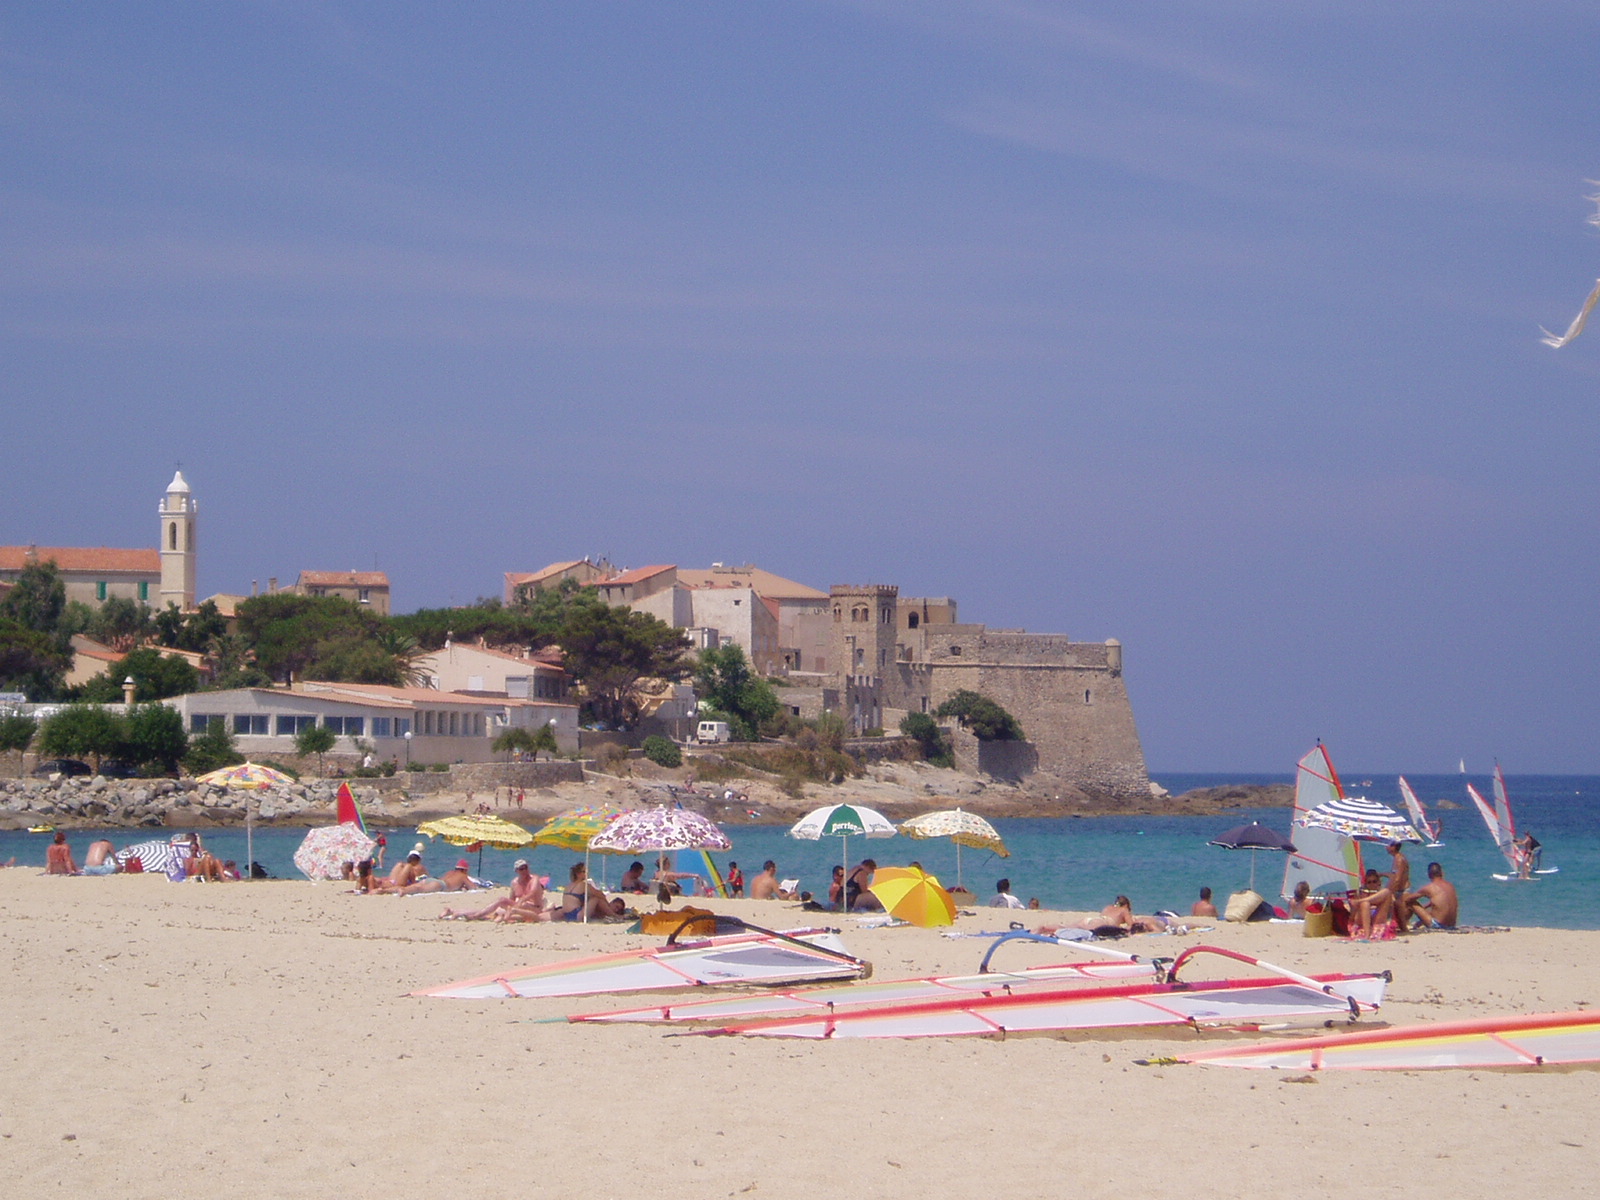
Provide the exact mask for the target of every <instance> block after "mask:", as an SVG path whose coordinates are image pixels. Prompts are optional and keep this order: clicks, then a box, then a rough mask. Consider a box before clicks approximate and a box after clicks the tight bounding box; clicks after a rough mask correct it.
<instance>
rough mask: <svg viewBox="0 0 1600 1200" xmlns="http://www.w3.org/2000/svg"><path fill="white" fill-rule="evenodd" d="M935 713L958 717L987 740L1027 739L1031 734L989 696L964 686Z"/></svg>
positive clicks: (979, 737) (978, 735)
mask: <svg viewBox="0 0 1600 1200" xmlns="http://www.w3.org/2000/svg"><path fill="white" fill-rule="evenodd" d="M934 715H935V716H940V717H954V718H955V719H956V720H958V721H960V722H961V724H962V725H964V726H965V727H966V728H968V729H970V730H971V731H972V732H973V734H974V736H976V737H977V738H978V739H979V740H980V741H985V742H1023V741H1027V736H1026V735H1025V734H1024V733H1023V732H1022V726H1021V725H1020V724H1018V722H1017V719H1016V718H1015V717H1013V716H1012V715H1011V714H1010V713H1008V712H1007V711H1006V710H1005V709H1003V708H1001V707H1000V705H998V704H996V703H995V702H994V701H993V700H991V699H989V697H987V696H983V695H980V694H979V693H977V692H973V691H968V690H967V689H966V688H962V689H961V690H960V691H958V692H957V693H956V694H955V695H953V696H951V697H950V699H948V700H946V701H945V702H944V703H943V704H941V705H939V707H938V709H937V710H936V711H935V714H934Z"/></svg>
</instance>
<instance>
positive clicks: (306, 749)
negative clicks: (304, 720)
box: [294, 725, 339, 775]
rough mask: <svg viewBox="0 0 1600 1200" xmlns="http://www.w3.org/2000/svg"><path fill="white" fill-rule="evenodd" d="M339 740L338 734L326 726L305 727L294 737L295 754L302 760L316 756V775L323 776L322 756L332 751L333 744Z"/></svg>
mask: <svg viewBox="0 0 1600 1200" xmlns="http://www.w3.org/2000/svg"><path fill="white" fill-rule="evenodd" d="M338 740H339V736H338V734H336V733H334V732H333V730H331V729H329V728H328V727H327V726H326V725H307V726H305V727H304V728H303V729H301V730H300V732H299V733H297V734H295V735H294V748H295V753H297V754H299V755H300V756H301V757H302V758H304V757H305V756H306V755H308V754H315V755H316V756H317V774H318V775H321V774H323V773H324V772H323V769H322V756H323V755H324V754H326V753H327V752H328V751H329V750H332V749H333V747H334V743H336V742H337V741H338Z"/></svg>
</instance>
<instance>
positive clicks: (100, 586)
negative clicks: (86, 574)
mask: <svg viewBox="0 0 1600 1200" xmlns="http://www.w3.org/2000/svg"><path fill="white" fill-rule="evenodd" d="M94 598H95V599H96V600H104V599H105V598H106V581H105V580H104V579H102V580H100V581H99V582H98V583H96V584H95V585H94Z"/></svg>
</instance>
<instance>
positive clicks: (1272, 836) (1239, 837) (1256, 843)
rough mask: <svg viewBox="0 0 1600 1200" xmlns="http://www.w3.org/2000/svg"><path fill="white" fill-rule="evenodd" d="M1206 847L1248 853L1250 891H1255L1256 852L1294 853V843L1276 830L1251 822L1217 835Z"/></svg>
mask: <svg viewBox="0 0 1600 1200" xmlns="http://www.w3.org/2000/svg"><path fill="white" fill-rule="evenodd" d="M1206 845H1208V846H1221V847H1222V848H1223V849H1224V850H1248V851H1250V890H1251V891H1252V892H1253V891H1255V890H1256V851H1257V850H1281V851H1283V852H1284V853H1286V854H1293V853H1294V843H1293V842H1291V841H1290V840H1289V839H1288V838H1286V837H1284V836H1283V834H1281V833H1279V832H1278V831H1277V830H1276V829H1268V828H1267V827H1266V826H1265V825H1260V824H1257V823H1256V822H1254V821H1252V822H1250V824H1248V825H1240V826H1237V827H1236V828H1233V829H1230V830H1228V832H1226V833H1223V834H1219V835H1218V836H1216V837H1214V838H1212V839H1211V840H1210V841H1209V842H1207V843H1206Z"/></svg>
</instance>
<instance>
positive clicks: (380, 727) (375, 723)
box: [372, 717, 394, 738]
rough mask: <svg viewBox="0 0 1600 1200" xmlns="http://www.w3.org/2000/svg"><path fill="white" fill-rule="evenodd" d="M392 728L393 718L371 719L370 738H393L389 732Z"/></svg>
mask: <svg viewBox="0 0 1600 1200" xmlns="http://www.w3.org/2000/svg"><path fill="white" fill-rule="evenodd" d="M393 728H394V718H393V717H373V718H372V736H373V737H375V738H380V737H393V736H394V734H393V733H391V732H390V730H392V729H393Z"/></svg>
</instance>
